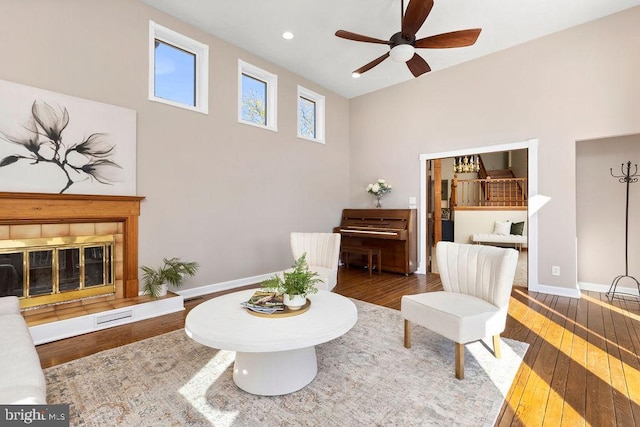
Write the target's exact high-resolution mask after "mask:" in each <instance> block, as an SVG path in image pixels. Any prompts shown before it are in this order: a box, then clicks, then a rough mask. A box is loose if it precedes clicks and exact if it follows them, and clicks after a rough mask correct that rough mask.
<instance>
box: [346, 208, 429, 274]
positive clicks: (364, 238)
mask: <svg viewBox="0 0 640 427" xmlns="http://www.w3.org/2000/svg"><path fill="white" fill-rule="evenodd" d="M333 232H334V233H340V235H341V236H342V237H341V246H342V247H362V248H380V249H381V250H382V266H378V268H382V270H383V271H388V272H393V273H402V274H405V275H409V274H411V273H413V272H415V271H416V270H417V269H418V261H417V260H418V244H417V235H418V233H417V220H416V209H344V210H343V211H342V220H341V222H340V226H339V227H335V228H334V229H333ZM349 262H350V264H354V265H362V266H364V265H366V259H364V257H363V258H358V257H350V258H349Z"/></svg>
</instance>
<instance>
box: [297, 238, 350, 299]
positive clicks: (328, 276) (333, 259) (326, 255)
mask: <svg viewBox="0 0 640 427" xmlns="http://www.w3.org/2000/svg"><path fill="white" fill-rule="evenodd" d="M291 252H293V258H294V259H298V258H300V257H301V256H302V254H303V253H305V252H306V253H307V264H309V270H311V271H315V272H316V273H318V277H319V278H320V279H321V280H322V283H319V284H318V285H317V287H318V289H325V290H327V291H330V290H332V289H333V288H334V287H335V286H336V284H337V283H338V259H339V258H340V234H339V233H291Z"/></svg>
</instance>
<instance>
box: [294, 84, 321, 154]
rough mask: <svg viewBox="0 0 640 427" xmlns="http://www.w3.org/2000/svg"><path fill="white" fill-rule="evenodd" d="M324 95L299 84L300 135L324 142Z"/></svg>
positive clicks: (300, 136)
mask: <svg viewBox="0 0 640 427" xmlns="http://www.w3.org/2000/svg"><path fill="white" fill-rule="evenodd" d="M324 108H325V107H324V96H322V95H320V94H317V93H315V92H312V91H310V90H309V89H305V88H303V87H302V86H298V137H299V138H304V139H309V140H311V141H315V142H320V143H324V120H325V119H324V115H325V111H324Z"/></svg>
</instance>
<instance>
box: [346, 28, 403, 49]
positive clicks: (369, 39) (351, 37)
mask: <svg viewBox="0 0 640 427" xmlns="http://www.w3.org/2000/svg"><path fill="white" fill-rule="evenodd" d="M336 36H338V37H340V38H343V39H347V40H353V41H357V42H366V43H378V44H386V45H388V44H391V42H390V41H389V40H380V39H376V38H373V37H368V36H363V35H362V34H356V33H352V32H350V31H345V30H338V31H336Z"/></svg>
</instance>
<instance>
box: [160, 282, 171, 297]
mask: <svg viewBox="0 0 640 427" xmlns="http://www.w3.org/2000/svg"><path fill="white" fill-rule="evenodd" d="M168 289H169V285H167V284H166V283H163V284H162V285H160V289H159V290H158V296H159V297H163V296H165V295H167V290H168Z"/></svg>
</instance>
